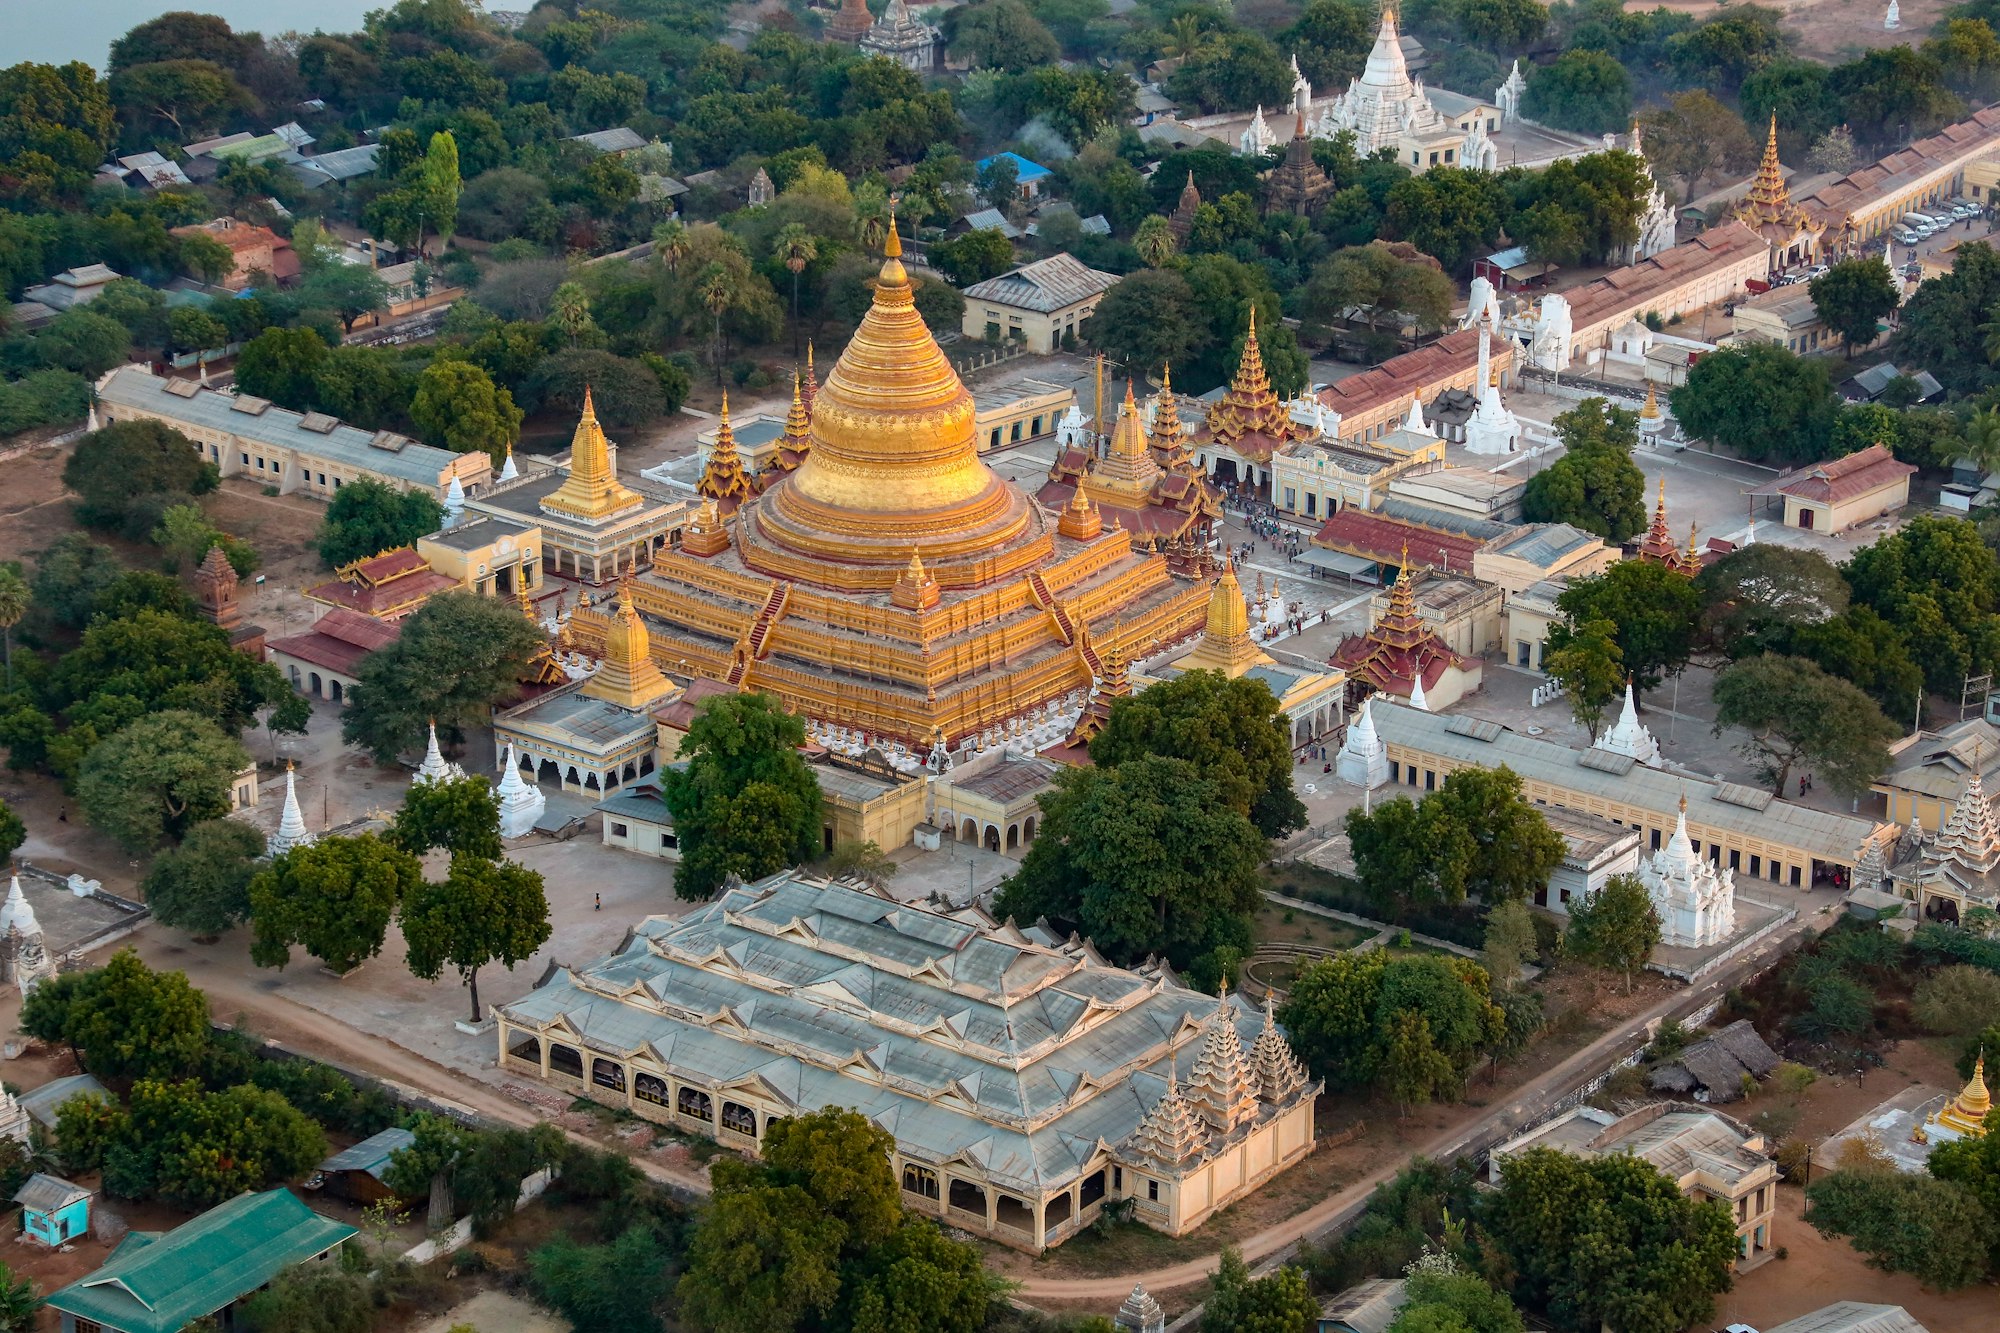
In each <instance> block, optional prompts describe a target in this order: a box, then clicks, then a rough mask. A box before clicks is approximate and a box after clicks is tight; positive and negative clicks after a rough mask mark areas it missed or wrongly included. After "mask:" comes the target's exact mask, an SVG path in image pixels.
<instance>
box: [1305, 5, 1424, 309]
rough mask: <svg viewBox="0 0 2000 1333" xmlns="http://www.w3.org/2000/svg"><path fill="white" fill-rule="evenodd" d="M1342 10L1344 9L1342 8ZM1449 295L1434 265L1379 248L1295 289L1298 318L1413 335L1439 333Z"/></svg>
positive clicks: (1329, 267)
mask: <svg viewBox="0 0 2000 1333" xmlns="http://www.w3.org/2000/svg"><path fill="white" fill-rule="evenodd" d="M1344 7H1345V6H1344ZM1454 294H1455V289H1454V288H1453V286H1452V283H1451V279H1450V278H1447V277H1446V276H1445V275H1444V273H1443V271H1442V270H1440V269H1439V268H1438V267H1437V266H1436V265H1434V264H1431V263H1427V262H1425V261H1424V260H1422V259H1406V258H1404V257H1402V256H1400V255H1398V254H1396V253H1395V251H1393V250H1391V249H1390V248H1389V247H1388V246H1386V245H1383V244H1381V243H1380V242H1372V243H1370V244H1368V245H1351V246H1348V247H1347V248H1346V249H1344V250H1338V251H1336V252H1334V253H1333V254H1331V255H1329V256H1328V257H1327V258H1325V259H1323V260H1321V261H1320V263H1319V265H1318V266H1317V267H1316V268H1314V269H1313V272H1312V277H1311V279H1310V280H1309V281H1308V282H1307V283H1306V285H1305V286H1304V287H1303V288H1301V289H1300V291H1299V295H1298V306H1299V313H1300V314H1301V315H1302V316H1304V317H1307V318H1310V319H1315V320H1317V321H1319V322H1320V323H1323V324H1327V325H1333V324H1335V323H1337V322H1339V321H1342V320H1344V319H1345V318H1346V317H1347V314H1348V312H1349V311H1359V312H1360V314H1361V317H1362V319H1363V320H1365V321H1366V323H1367V325H1368V327H1369V328H1371V329H1373V328H1374V327H1375V326H1376V324H1377V323H1378V322H1379V321H1380V320H1382V319H1384V318H1393V319H1396V320H1397V321H1399V322H1401V321H1405V320H1407V321H1408V322H1409V323H1410V324H1411V325H1413V326H1414V327H1415V328H1416V330H1417V332H1418V333H1428V332H1430V331H1432V330H1434V329H1440V328H1443V327H1444V324H1445V321H1446V320H1447V319H1449V318H1450V317H1451V304H1452V300H1453V297H1454Z"/></svg>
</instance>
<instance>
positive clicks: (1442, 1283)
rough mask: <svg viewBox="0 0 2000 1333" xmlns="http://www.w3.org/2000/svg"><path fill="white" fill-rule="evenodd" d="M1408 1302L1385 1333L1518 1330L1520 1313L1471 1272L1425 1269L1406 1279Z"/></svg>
mask: <svg viewBox="0 0 2000 1333" xmlns="http://www.w3.org/2000/svg"><path fill="white" fill-rule="evenodd" d="M1405 1293H1406V1295H1407V1296H1408V1298H1409V1299H1408V1302H1407V1303H1406V1304H1405V1305H1404V1306H1403V1308H1402V1309H1401V1310H1399V1311H1398V1312H1397V1314H1396V1320H1395V1322H1394V1323H1392V1324H1390V1325H1389V1329H1388V1333H1521V1329H1522V1327H1523V1326H1522V1322H1521V1312H1520V1311H1518V1310H1516V1309H1515V1308H1514V1302H1512V1301H1510V1300H1508V1299H1507V1297H1506V1295H1505V1294H1504V1293H1502V1292H1498V1291H1495V1290H1493V1288H1492V1287H1490V1286H1488V1285H1487V1284H1486V1282H1485V1281H1484V1280H1483V1279H1481V1278H1478V1277H1475V1276H1474V1275H1473V1274H1471V1273H1466V1272H1460V1271H1458V1270H1456V1269H1451V1270H1447V1271H1439V1270H1437V1269H1431V1268H1424V1269H1419V1270H1418V1271H1415V1272H1412V1273H1411V1274H1410V1275H1409V1277H1408V1279H1407V1280H1406V1286H1405Z"/></svg>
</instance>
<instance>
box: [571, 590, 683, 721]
mask: <svg viewBox="0 0 2000 1333" xmlns="http://www.w3.org/2000/svg"><path fill="white" fill-rule="evenodd" d="M676 688H677V687H676V686H675V685H674V683H673V682H672V681H670V680H668V679H667V678H666V676H665V675H664V674H662V673H661V671H660V668H659V667H658V666H657V665H656V664H655V663H654V662H653V658H652V645H651V641H650V639H649V637H648V636H647V633H646V622H644V621H643V620H641V619H639V613H638V612H637V611H635V610H633V608H632V581H631V580H630V579H629V578H628V579H625V580H624V581H622V582H620V583H619V585H618V607H617V610H616V611H614V612H613V613H612V616H611V626H610V628H609V629H607V630H605V632H604V661H603V663H602V664H601V665H600V666H599V667H598V668H597V670H596V671H595V672H593V673H592V674H591V677H590V680H589V681H588V682H586V683H585V685H584V687H583V693H585V694H587V695H589V696H590V697H591V698H593V699H603V700H605V701H606V702H607V703H614V704H617V705H618V706H619V707H620V708H629V709H631V710H633V711H634V712H638V711H640V710H642V709H647V708H651V707H652V706H653V705H655V704H657V703H660V702H661V701H662V700H664V699H666V698H667V697H668V696H669V695H671V694H673V693H675V691H676Z"/></svg>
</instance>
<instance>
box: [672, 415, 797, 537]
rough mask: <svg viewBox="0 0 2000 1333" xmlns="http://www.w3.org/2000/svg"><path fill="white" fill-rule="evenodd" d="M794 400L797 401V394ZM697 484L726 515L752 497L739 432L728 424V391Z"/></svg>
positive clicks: (702, 492) (723, 514)
mask: <svg viewBox="0 0 2000 1333" xmlns="http://www.w3.org/2000/svg"><path fill="white" fill-rule="evenodd" d="M793 401H794V402H796V401H797V396H796V395H794V399H793ZM694 488H695V491H696V493H697V494H700V495H705V496H707V497H708V498H709V499H711V500H713V501H715V507H716V508H717V509H718V510H720V511H721V513H722V516H723V517H724V518H727V517H729V516H730V515H731V514H733V513H735V512H736V511H737V510H738V509H740V508H741V507H742V506H743V502H744V501H746V500H748V499H749V498H750V474H749V473H747V472H745V471H744V470H743V455H741V454H739V453H738V452H736V432H735V431H734V430H732V429H730V426H729V394H728V392H727V391H724V393H723V395H722V416H721V418H720V419H719V420H718V422H717V423H716V427H715V444H714V446H713V447H711V448H710V449H709V451H708V462H707V463H706V464H704V465H703V467H702V469H701V479H700V480H699V481H697V482H696V483H695V487H694Z"/></svg>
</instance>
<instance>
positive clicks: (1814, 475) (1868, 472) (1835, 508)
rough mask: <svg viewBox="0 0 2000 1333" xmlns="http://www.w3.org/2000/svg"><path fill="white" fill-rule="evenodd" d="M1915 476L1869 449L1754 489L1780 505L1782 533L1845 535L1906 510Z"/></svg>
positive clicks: (1876, 447) (1884, 450)
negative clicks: (1787, 530)
mask: <svg viewBox="0 0 2000 1333" xmlns="http://www.w3.org/2000/svg"><path fill="white" fill-rule="evenodd" d="M1916 471H1917V469H1916V468H1915V467H1914V466H1912V465H1911V464H1909V463H1905V462H1902V461H1901V460H1899V459H1898V458H1897V457H1896V456H1895V455H1894V454H1892V453H1890V452H1889V446H1887V445H1885V444H1871V445H1869V446H1868V447H1867V448H1866V449H1862V450H1860V451H1858V452H1856V453H1851V454H1849V455H1847V456H1846V457H1845V458H1834V459H1829V460H1828V461H1826V462H1824V463H1814V464H1811V465H1810V466H1807V467H1802V468H1797V469H1795V470H1793V471H1791V472H1787V473H1786V474H1785V475H1784V476H1782V477H1779V478H1778V479H1777V480H1776V481H1773V482H1770V483H1768V485H1766V486H1763V487H1759V488H1758V489H1759V491H1763V492H1771V493H1775V494H1777V495H1778V496H1779V497H1781V498H1782V499H1783V501H1784V505H1785V515H1784V524H1785V526H1786V527H1788V528H1803V529H1805V530H1806V531H1808V532H1825V533H1836V532H1845V531H1847V530H1848V529H1849V528H1851V527H1854V526H1855V525H1856V524H1859V523H1866V522H1868V521H1869V520H1870V519H1875V518H1880V517H1882V515H1884V514H1893V513H1895V512H1896V511H1897V510H1898V509H1901V508H1902V507H1903V506H1904V505H1906V504H1908V503H1909V502H1910V478H1911V477H1913V476H1915V475H1916Z"/></svg>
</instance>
